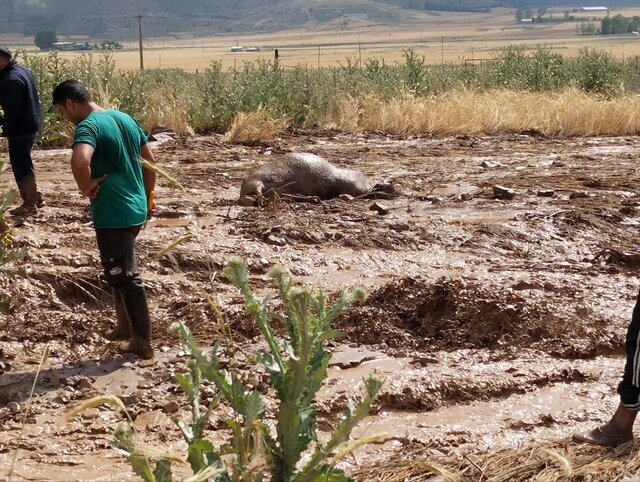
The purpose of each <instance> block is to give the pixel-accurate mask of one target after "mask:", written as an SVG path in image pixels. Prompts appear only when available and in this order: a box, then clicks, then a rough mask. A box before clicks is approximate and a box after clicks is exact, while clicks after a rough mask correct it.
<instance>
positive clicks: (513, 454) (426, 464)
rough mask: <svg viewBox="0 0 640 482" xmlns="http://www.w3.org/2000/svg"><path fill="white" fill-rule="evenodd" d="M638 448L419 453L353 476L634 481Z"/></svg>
mask: <svg viewBox="0 0 640 482" xmlns="http://www.w3.org/2000/svg"><path fill="white" fill-rule="evenodd" d="M638 448H639V447H638V445H637V444H634V443H633V442H631V443H628V444H625V445H622V446H620V447H617V448H614V449H605V448H602V447H588V446H576V445H572V444H571V443H569V442H565V443H563V442H560V443H546V444H538V445H534V446H529V447H526V448H524V449H508V450H501V451H499V452H496V453H490V454H485V455H482V456H480V457H473V458H471V457H466V458H465V459H464V460H463V461H461V462H459V463H450V464H443V463H441V462H435V461H433V460H430V459H429V457H428V456H425V454H426V452H427V451H426V450H424V449H422V450H417V451H415V452H412V453H409V454H398V455H396V456H395V457H394V458H392V459H390V460H386V461H385V462H384V463H382V464H378V465H375V466H371V467H366V468H363V469H361V470H359V471H357V472H356V473H355V474H354V475H355V477H356V478H358V480H367V481H370V482H383V481H384V482H417V481H425V480H442V481H446V482H471V481H478V480H482V481H485V482H556V481H560V480H562V481H585V480H589V481H591V482H615V481H620V480H636V479H631V478H629V477H631V476H633V475H634V474H637V473H638V471H640V454H638Z"/></svg>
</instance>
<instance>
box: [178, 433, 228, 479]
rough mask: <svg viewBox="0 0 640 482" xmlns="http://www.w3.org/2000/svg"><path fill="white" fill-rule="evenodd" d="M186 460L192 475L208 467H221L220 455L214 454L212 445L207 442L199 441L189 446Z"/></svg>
mask: <svg viewBox="0 0 640 482" xmlns="http://www.w3.org/2000/svg"><path fill="white" fill-rule="evenodd" d="M187 460H188V461H189V464H190V465H191V469H192V470H193V473H194V474H196V473H198V472H200V471H201V470H203V469H205V468H206V467H209V466H217V467H221V466H222V460H221V459H220V455H218V454H217V453H216V452H215V449H214V448H213V444H212V443H211V442H209V441H208V440H199V441H198V442H195V443H192V444H190V445H189V452H188V456H187Z"/></svg>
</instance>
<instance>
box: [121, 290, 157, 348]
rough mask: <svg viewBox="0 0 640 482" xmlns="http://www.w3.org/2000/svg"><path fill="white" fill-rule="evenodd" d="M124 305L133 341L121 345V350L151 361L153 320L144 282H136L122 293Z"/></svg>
mask: <svg viewBox="0 0 640 482" xmlns="http://www.w3.org/2000/svg"><path fill="white" fill-rule="evenodd" d="M122 295H123V300H124V305H125V307H126V311H127V313H128V315H129V320H131V332H132V335H133V339H132V340H130V341H128V342H125V343H123V344H121V345H120V350H121V351H124V352H128V353H135V354H136V355H138V356H139V357H140V358H144V359H145V360H149V359H151V358H153V348H151V320H150V317H149V305H148V303H147V294H146V291H145V289H144V285H143V284H142V281H140V280H136V281H133V282H131V283H130V284H129V286H128V288H127V289H126V290H123V291H122Z"/></svg>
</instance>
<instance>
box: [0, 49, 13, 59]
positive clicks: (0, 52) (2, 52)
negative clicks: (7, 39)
mask: <svg viewBox="0 0 640 482" xmlns="http://www.w3.org/2000/svg"><path fill="white" fill-rule="evenodd" d="M0 57H3V58H5V59H9V60H11V59H12V58H13V55H12V54H11V50H9V49H8V48H7V47H0Z"/></svg>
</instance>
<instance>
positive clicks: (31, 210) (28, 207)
mask: <svg viewBox="0 0 640 482" xmlns="http://www.w3.org/2000/svg"><path fill="white" fill-rule="evenodd" d="M37 212H38V206H36V205H35V204H26V203H23V204H22V205H21V206H19V207H17V208H15V209H11V210H9V214H11V215H12V216H16V217H26V216H31V215H33V214H36V213H37Z"/></svg>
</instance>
